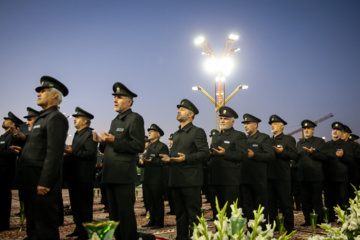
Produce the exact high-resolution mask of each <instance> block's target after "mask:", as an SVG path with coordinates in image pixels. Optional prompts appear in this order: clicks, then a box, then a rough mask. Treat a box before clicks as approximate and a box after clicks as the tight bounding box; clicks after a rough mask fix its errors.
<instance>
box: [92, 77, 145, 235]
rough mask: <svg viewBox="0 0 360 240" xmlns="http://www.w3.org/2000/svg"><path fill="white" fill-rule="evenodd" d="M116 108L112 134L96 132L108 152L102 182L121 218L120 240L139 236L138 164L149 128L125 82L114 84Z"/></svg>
mask: <svg viewBox="0 0 360 240" xmlns="http://www.w3.org/2000/svg"><path fill="white" fill-rule="evenodd" d="M113 91H114V93H113V95H114V109H115V111H116V112H118V115H117V116H116V118H115V119H114V120H113V121H112V122H111V126H110V130H109V133H104V132H102V131H101V137H99V136H98V135H97V134H96V132H94V133H93V136H94V140H95V141H96V142H100V150H101V151H102V152H104V163H103V174H102V179H101V182H102V183H105V184H106V192H107V195H108V202H109V217H110V220H114V221H120V223H119V225H118V227H117V229H116V231H115V237H116V239H117V240H120V239H121V240H134V239H137V228H136V218H135V212H134V203H135V182H136V180H137V172H136V163H137V161H138V155H139V153H142V152H144V148H145V139H144V136H145V129H144V120H143V118H142V116H140V115H139V114H138V113H135V112H133V111H132V110H131V106H132V104H133V98H134V97H137V95H136V94H135V93H133V92H132V91H130V90H129V89H128V88H127V87H126V86H125V85H124V84H122V83H119V82H117V83H115V84H114V85H113Z"/></svg>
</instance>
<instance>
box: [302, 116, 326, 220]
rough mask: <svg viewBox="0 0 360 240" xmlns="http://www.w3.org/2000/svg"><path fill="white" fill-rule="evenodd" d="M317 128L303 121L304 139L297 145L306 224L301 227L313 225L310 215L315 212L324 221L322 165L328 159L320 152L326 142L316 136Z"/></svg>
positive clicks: (311, 123)
mask: <svg viewBox="0 0 360 240" xmlns="http://www.w3.org/2000/svg"><path fill="white" fill-rule="evenodd" d="M316 126H317V125H316V124H315V123H314V122H312V121H310V120H304V121H302V122H301V127H302V128H303V131H304V138H303V139H301V140H300V141H299V142H298V143H297V151H298V154H299V158H298V178H299V181H300V183H301V193H302V210H303V213H304V218H305V223H304V224H302V225H301V226H310V225H311V223H310V213H312V212H313V210H315V213H316V214H317V215H318V221H317V222H318V223H321V222H322V220H323V204H322V182H323V180H324V174H323V170H322V165H323V164H326V157H325V155H323V154H321V153H320V151H319V150H320V149H321V148H322V147H323V146H324V145H325V141H324V139H322V138H319V137H315V136H314V132H315V127H316Z"/></svg>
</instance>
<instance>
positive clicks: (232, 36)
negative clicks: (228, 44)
mask: <svg viewBox="0 0 360 240" xmlns="http://www.w3.org/2000/svg"><path fill="white" fill-rule="evenodd" d="M229 39H230V40H233V41H235V40H238V39H239V36H238V35H235V34H230V35H229Z"/></svg>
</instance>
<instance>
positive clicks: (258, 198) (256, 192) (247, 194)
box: [240, 182, 267, 228]
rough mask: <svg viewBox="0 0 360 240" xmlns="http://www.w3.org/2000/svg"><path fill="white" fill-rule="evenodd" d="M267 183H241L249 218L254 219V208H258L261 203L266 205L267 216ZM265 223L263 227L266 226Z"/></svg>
mask: <svg viewBox="0 0 360 240" xmlns="http://www.w3.org/2000/svg"><path fill="white" fill-rule="evenodd" d="M266 186H267V184H266V182H263V183H254V184H241V185H240V189H241V196H242V199H243V201H244V203H243V204H244V206H242V208H243V210H244V215H245V217H246V218H247V219H254V213H253V210H256V211H257V210H258V208H259V205H261V206H262V207H265V209H264V212H263V214H264V216H267V188H266ZM265 224H266V222H265V223H264V224H262V227H263V228H264V227H265Z"/></svg>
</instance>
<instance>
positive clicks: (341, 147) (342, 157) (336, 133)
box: [320, 122, 353, 222]
mask: <svg viewBox="0 0 360 240" xmlns="http://www.w3.org/2000/svg"><path fill="white" fill-rule="evenodd" d="M331 127H332V132H331V135H332V140H330V141H328V142H326V143H325V145H324V147H323V148H321V149H320V151H321V152H322V153H323V154H325V156H326V158H327V160H326V163H324V164H323V170H324V178H325V181H324V195H325V205H326V207H327V208H328V209H329V221H330V222H334V221H335V212H334V207H336V206H337V205H339V206H340V207H343V206H344V205H345V204H347V202H348V197H347V181H348V168H347V164H348V163H349V162H351V161H353V152H352V149H351V148H350V146H349V145H348V144H347V143H346V142H344V141H343V140H342V139H341V135H342V133H343V131H344V125H343V124H341V123H340V122H334V123H333V124H331Z"/></svg>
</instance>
